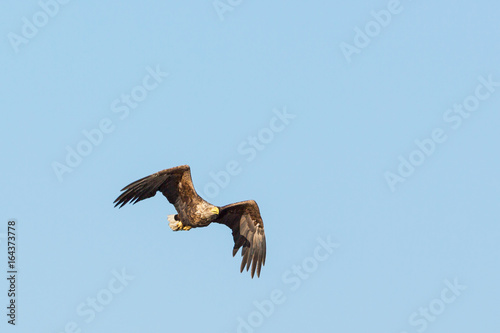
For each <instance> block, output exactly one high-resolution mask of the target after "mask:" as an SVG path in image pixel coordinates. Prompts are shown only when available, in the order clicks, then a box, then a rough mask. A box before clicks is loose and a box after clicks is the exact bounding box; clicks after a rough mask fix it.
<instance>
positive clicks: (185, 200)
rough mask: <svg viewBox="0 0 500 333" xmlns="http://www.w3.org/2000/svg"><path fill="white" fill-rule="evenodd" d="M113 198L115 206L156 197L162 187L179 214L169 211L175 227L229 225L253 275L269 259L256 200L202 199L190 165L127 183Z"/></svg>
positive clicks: (245, 264)
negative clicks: (226, 201) (219, 204)
mask: <svg viewBox="0 0 500 333" xmlns="http://www.w3.org/2000/svg"><path fill="white" fill-rule="evenodd" d="M122 191H124V192H123V193H122V194H121V195H120V196H119V197H118V198H116V200H115V201H114V203H115V207H116V206H119V208H121V207H123V205H125V204H126V203H129V202H131V203H132V204H135V203H136V202H138V201H141V200H144V199H147V198H151V197H153V196H154V195H155V194H156V192H158V191H160V192H161V193H162V194H163V195H164V196H165V197H166V198H167V200H168V201H169V202H170V203H171V204H173V205H174V206H175V209H176V210H177V214H173V215H168V218H167V219H168V221H169V226H170V228H171V229H172V230H173V231H179V230H190V229H191V228H199V227H206V226H208V225H209V224H210V223H212V222H216V223H221V224H225V225H227V226H228V227H229V228H230V229H231V230H232V231H233V239H234V248H233V257H234V256H235V255H236V253H237V252H238V250H239V249H240V248H241V247H243V249H242V250H241V256H242V257H243V259H242V261H241V267H240V272H243V269H244V268H245V266H246V268H247V271H248V270H249V268H250V267H252V270H251V275H252V278H253V276H254V274H255V272H257V277H259V276H260V269H261V267H262V266H263V265H264V264H265V262H266V235H265V234H264V223H263V222H262V217H261V216H260V210H259V206H257V203H256V202H255V201H253V200H248V201H242V202H238V203H234V204H230V205H227V206H223V207H217V206H214V205H212V204H210V203H208V202H207V201H205V200H203V199H202V198H201V197H200V196H199V195H198V193H196V190H195V189H194V186H193V181H192V179H191V169H190V168H189V166H188V165H183V166H178V167H175V168H170V169H165V170H162V171H159V172H157V173H154V174H152V175H150V176H147V177H144V178H141V179H139V180H137V181H135V182H133V183H131V184H129V185H127V186H125V187H124V188H123V189H122Z"/></svg>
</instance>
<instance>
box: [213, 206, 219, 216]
mask: <svg viewBox="0 0 500 333" xmlns="http://www.w3.org/2000/svg"><path fill="white" fill-rule="evenodd" d="M212 213H213V214H215V215H219V208H218V207H214V208H212Z"/></svg>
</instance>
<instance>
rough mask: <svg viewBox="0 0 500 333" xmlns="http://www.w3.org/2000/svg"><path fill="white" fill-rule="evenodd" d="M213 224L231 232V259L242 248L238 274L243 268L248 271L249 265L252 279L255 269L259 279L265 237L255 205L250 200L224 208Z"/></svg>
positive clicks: (264, 250) (263, 256)
mask: <svg viewBox="0 0 500 333" xmlns="http://www.w3.org/2000/svg"><path fill="white" fill-rule="evenodd" d="M214 222H217V223H222V224H225V225H227V226H228V227H229V228H231V230H232V231H233V238H234V248H233V257H234V256H235V255H236V253H237V252H238V250H239V249H240V247H242V246H243V249H242V250H241V256H242V257H243V259H242V261H241V267H240V272H243V269H244V268H245V266H246V267H247V271H248V269H249V268H250V265H251V266H252V270H251V274H252V278H253V276H254V273H255V270H256V269H257V277H259V276H260V269H261V266H263V265H264V264H265V263H266V235H265V234H264V223H263V222H262V218H261V216H260V211H259V206H257V203H256V202H255V201H253V200H250V201H243V202H239V203H235V204H231V205H227V206H224V207H222V208H221V209H220V213H219V217H218V218H217V219H216V220H215V221H214Z"/></svg>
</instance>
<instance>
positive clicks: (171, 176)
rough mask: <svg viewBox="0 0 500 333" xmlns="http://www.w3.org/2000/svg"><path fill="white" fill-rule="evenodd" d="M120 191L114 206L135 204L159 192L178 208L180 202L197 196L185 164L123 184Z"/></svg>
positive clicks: (188, 169)
mask: <svg viewBox="0 0 500 333" xmlns="http://www.w3.org/2000/svg"><path fill="white" fill-rule="evenodd" d="M122 191H124V192H123V193H122V194H121V195H120V196H119V197H118V198H116V200H115V201H114V202H113V203H114V204H115V207H116V206H119V208H121V207H123V206H124V205H125V204H127V203H129V202H130V203H131V204H135V203H137V202H139V201H141V200H144V199H147V198H151V197H153V196H155V195H156V193H157V192H161V193H162V194H163V195H164V196H165V197H166V198H167V199H168V201H169V202H170V203H171V204H173V205H175V208H177V210H179V208H180V207H178V206H179V205H180V203H181V202H189V201H190V200H192V199H193V197H197V196H198V195H197V194H196V191H195V190H194V186H193V182H192V180H191V171H190V168H189V166H187V165H182V166H178V167H175V168H170V169H165V170H162V171H159V172H157V173H154V174H152V175H150V176H147V177H144V178H141V179H139V180H136V181H135V182H133V183H130V184H129V185H127V186H125V187H124V188H123V189H122Z"/></svg>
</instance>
